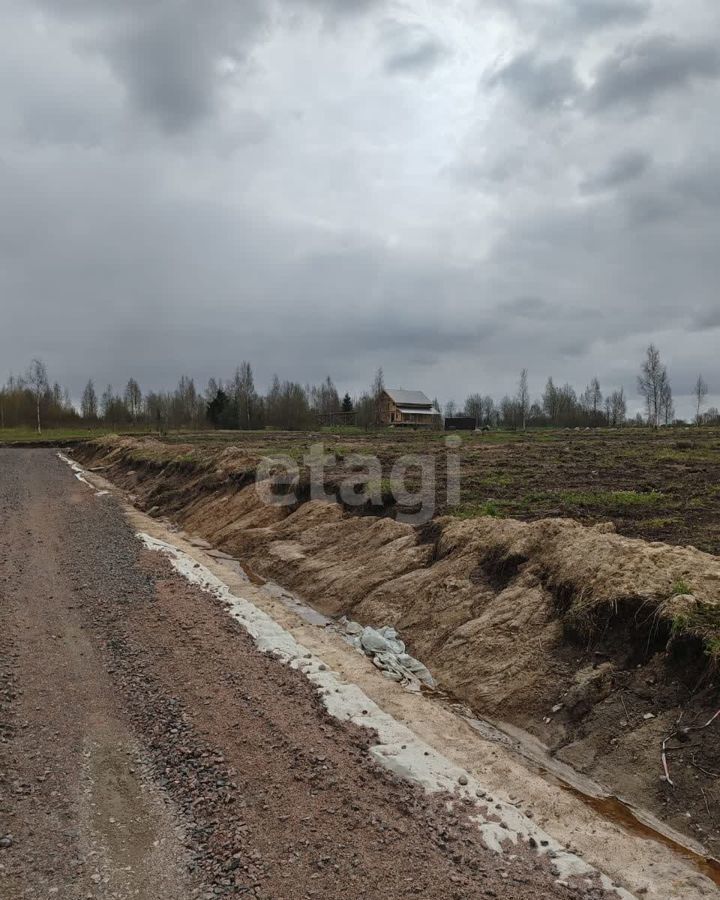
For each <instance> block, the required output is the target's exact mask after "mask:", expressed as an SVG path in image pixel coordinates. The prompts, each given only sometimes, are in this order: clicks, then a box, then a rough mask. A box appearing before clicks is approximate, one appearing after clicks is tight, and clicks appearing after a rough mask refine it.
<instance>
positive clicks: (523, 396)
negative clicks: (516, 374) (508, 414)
mask: <svg viewBox="0 0 720 900" xmlns="http://www.w3.org/2000/svg"><path fill="white" fill-rule="evenodd" d="M517 402H518V410H519V412H520V421H521V423H522V430H523V431H525V428H526V425H527V417H528V412H529V410H530V391H529V389H528V371H527V369H523V370H522V372H521V373H520V383H519V385H518V395H517Z"/></svg>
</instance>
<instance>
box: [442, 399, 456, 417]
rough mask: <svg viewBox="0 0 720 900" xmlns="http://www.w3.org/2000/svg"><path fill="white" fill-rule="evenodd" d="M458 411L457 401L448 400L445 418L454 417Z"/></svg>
mask: <svg viewBox="0 0 720 900" xmlns="http://www.w3.org/2000/svg"><path fill="white" fill-rule="evenodd" d="M456 412H457V403H455V401H454V400H448V402H447V403H446V404H445V418H446V419H452V417H453V416H454V415H455V413H456Z"/></svg>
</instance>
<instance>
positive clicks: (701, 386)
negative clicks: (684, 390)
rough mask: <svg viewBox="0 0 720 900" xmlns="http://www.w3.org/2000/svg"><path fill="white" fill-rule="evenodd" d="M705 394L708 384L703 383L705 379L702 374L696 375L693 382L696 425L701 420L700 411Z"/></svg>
mask: <svg viewBox="0 0 720 900" xmlns="http://www.w3.org/2000/svg"><path fill="white" fill-rule="evenodd" d="M707 395H708V386H707V384H705V379H704V378H703V377H702V375H698V377H697V381H696V382H695V423H696V424H697V425H699V424H700V422H701V421H702V417H701V415H700V413H701V410H702V406H703V403H704V402H705V398H706V397H707Z"/></svg>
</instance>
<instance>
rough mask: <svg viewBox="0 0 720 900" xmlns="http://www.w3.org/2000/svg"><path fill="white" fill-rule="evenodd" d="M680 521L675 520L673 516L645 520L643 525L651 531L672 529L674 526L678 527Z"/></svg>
mask: <svg viewBox="0 0 720 900" xmlns="http://www.w3.org/2000/svg"><path fill="white" fill-rule="evenodd" d="M679 521H680V519H676V518H673V517H672V516H668V517H666V518H658V519H645V520H644V521H643V525H644V526H645V528H651V529H658V530H660V529H662V528H672V526H673V525H677V524H678V523H679Z"/></svg>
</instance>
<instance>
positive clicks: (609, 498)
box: [560, 491, 667, 510]
mask: <svg viewBox="0 0 720 900" xmlns="http://www.w3.org/2000/svg"><path fill="white" fill-rule="evenodd" d="M560 499H561V500H562V502H563V503H565V504H566V505H568V506H585V507H587V508H588V509H603V510H613V509H632V508H636V507H647V506H659V505H660V504H662V503H665V502H666V499H667V498H666V497H665V494H663V493H661V492H660V491H645V492H643V491H562V492H561V493H560Z"/></svg>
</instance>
